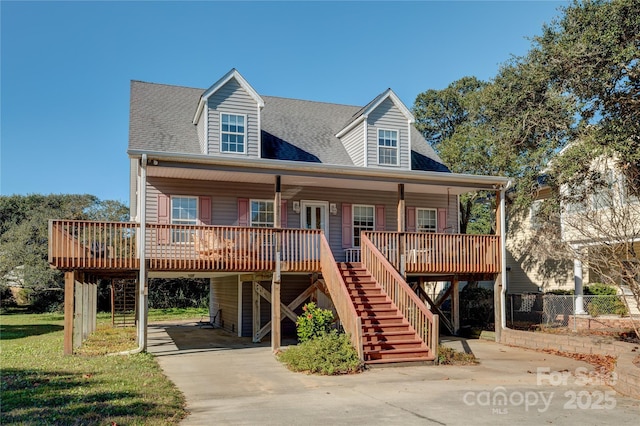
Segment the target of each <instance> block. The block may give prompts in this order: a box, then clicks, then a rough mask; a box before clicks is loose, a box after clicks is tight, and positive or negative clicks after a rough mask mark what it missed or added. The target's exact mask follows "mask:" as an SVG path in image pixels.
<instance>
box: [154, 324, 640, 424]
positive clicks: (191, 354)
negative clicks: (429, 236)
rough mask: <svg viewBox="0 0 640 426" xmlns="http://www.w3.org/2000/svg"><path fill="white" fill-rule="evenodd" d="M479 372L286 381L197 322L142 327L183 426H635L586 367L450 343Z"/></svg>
mask: <svg viewBox="0 0 640 426" xmlns="http://www.w3.org/2000/svg"><path fill="white" fill-rule="evenodd" d="M446 344H448V345H451V346H454V347H457V349H459V350H463V349H464V348H466V349H467V350H471V351H472V352H473V353H474V354H475V355H476V357H477V358H478V359H479V360H480V364H479V365H476V366H415V367H413V366H412V367H398V368H376V369H371V370H368V371H366V372H364V373H362V374H355V375H349V376H333V377H324V376H309V375H304V374H300V373H292V372H290V371H288V370H287V369H286V368H285V367H284V366H283V365H282V364H280V363H279V362H278V361H277V360H276V359H275V357H274V356H273V355H272V353H271V350H270V348H269V346H268V342H266V343H263V344H260V345H255V344H253V343H251V341H250V339H240V338H238V337H235V336H232V335H230V334H228V333H226V332H224V331H222V330H212V329H199V328H198V327H197V325H196V324H195V323H183V324H155V325H150V326H149V351H150V352H151V353H153V354H155V355H156V357H157V359H158V362H159V363H160V366H161V367H162V368H163V370H164V371H165V373H166V374H167V376H168V377H169V378H170V379H171V380H172V381H173V382H174V383H176V385H177V386H178V388H179V389H180V390H182V392H184V394H185V396H186V399H187V409H188V410H189V411H190V413H191V414H190V415H189V416H188V417H187V418H186V419H185V420H184V422H183V424H184V425H211V424H246V425H256V424H260V425H280V424H285V425H298V424H300V425H303V424H304V425H334V424H335V425H343V424H344V425H347V424H348V425H360V424H362V425H372V424H384V423H387V424H403V425H414V424H416V425H417V424H420V425H424V424H436V425H468V424H492V425H500V424H524V425H539V424H555V425H577V424H580V425H603V424H611V425H613V424H615V425H627V424H638V419H639V417H638V416H639V415H640V401H638V400H634V399H631V398H626V397H623V396H620V395H618V394H616V393H615V392H614V391H612V390H611V388H609V387H608V386H606V385H604V384H603V381H604V378H603V377H601V376H597V375H596V374H595V372H594V371H593V368H592V367H591V366H589V365H588V364H585V363H582V362H578V361H574V360H572V359H569V358H563V357H558V356H553V355H549V354H546V353H539V352H535V351H529V350H525V349H518V348H512V347H505V346H502V345H498V344H496V343H493V342H489V341H483V340H468V341H460V340H453V341H450V342H448V343H446Z"/></svg>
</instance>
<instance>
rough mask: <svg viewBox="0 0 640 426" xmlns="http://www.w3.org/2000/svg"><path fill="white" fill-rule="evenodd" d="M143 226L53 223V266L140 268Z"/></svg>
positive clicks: (51, 249)
mask: <svg viewBox="0 0 640 426" xmlns="http://www.w3.org/2000/svg"><path fill="white" fill-rule="evenodd" d="M139 229H140V225H139V224H137V223H127V222H92V221H82V220H50V221H49V263H50V264H51V265H53V266H55V267H56V268H59V269H136V268H138V267H139V261H138V253H137V246H138V244H137V239H136V238H137V237H136V235H137V233H138V230H139Z"/></svg>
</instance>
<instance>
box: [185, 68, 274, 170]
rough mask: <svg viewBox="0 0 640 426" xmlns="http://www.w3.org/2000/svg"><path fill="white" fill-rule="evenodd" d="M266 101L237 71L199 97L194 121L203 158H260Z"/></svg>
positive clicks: (230, 72)
mask: <svg viewBox="0 0 640 426" xmlns="http://www.w3.org/2000/svg"><path fill="white" fill-rule="evenodd" d="M263 107H264V101H263V100H262V98H261V97H260V95H258V93H257V92H256V91H255V90H254V89H253V87H251V85H250V84H249V83H247V81H246V80H245V79H244V77H242V75H240V73H239V72H238V71H237V70H236V69H235V68H234V69H232V70H231V71H229V72H228V73H227V74H225V75H224V76H223V77H222V78H221V79H220V80H218V81H217V82H216V83H214V84H213V85H212V86H211V87H210V88H209V89H207V90H206V91H205V92H204V93H203V94H202V96H201V97H200V102H199V103H198V108H197V110H196V113H195V116H194V117H193V124H195V125H196V126H197V130H198V139H199V141H200V148H201V151H202V153H203V154H206V155H214V156H230V157H247V158H260V110H261V109H262V108H263Z"/></svg>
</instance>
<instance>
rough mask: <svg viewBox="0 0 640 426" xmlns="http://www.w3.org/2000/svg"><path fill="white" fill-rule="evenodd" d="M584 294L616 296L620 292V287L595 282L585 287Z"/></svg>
mask: <svg viewBox="0 0 640 426" xmlns="http://www.w3.org/2000/svg"><path fill="white" fill-rule="evenodd" d="M584 294H592V295H596V296H615V295H616V294H618V289H616V288H615V287H613V286H610V285H607V284H602V283H593V284H589V285H587V286H585V287H584Z"/></svg>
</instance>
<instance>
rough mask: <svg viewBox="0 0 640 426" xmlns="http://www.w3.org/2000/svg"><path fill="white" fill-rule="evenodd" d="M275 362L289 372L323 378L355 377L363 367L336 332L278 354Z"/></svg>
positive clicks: (354, 352)
mask: <svg viewBox="0 0 640 426" xmlns="http://www.w3.org/2000/svg"><path fill="white" fill-rule="evenodd" d="M278 359H279V360H280V361H281V362H283V363H284V364H286V365H287V367H288V368H289V369H290V370H292V371H305V372H309V373H315V374H323V375H335V374H348V373H356V372H358V371H359V370H360V369H361V367H362V364H361V362H360V359H359V358H358V352H357V351H356V350H355V349H354V347H353V346H351V341H350V340H349V336H347V335H346V334H344V333H342V334H341V333H338V331H337V330H332V331H331V332H329V333H323V334H321V335H318V336H316V337H314V338H312V339H309V340H306V341H305V342H303V343H300V344H299V345H297V346H292V347H290V348H288V349H286V350H285V351H283V352H281V353H280V354H279V355H278Z"/></svg>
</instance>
